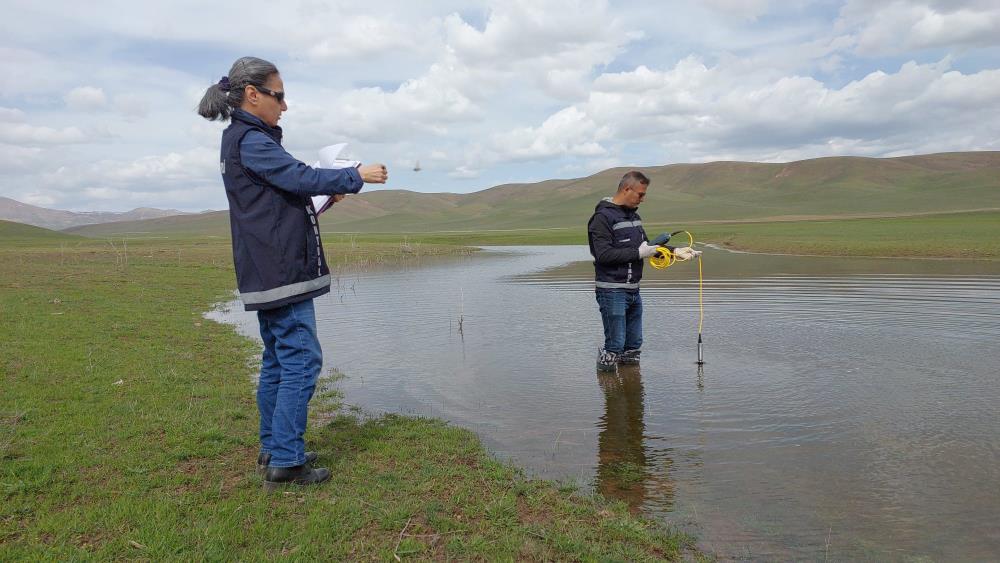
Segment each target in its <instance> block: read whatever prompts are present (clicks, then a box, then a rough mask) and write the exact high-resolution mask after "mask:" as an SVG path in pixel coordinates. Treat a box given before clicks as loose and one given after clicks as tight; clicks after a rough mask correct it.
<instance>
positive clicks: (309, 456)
mask: <svg viewBox="0 0 1000 563" xmlns="http://www.w3.org/2000/svg"><path fill="white" fill-rule="evenodd" d="M318 457H319V456H318V455H316V452H306V463H308V464H310V465H312V464H313V463H315V462H316V458H318ZM269 463H271V454H270V452H268V453H265V452H261V453H260V454H259V455H258V456H257V474H258V475H260V476H261V477H263V476H264V473H266V472H267V466H268V464H269Z"/></svg>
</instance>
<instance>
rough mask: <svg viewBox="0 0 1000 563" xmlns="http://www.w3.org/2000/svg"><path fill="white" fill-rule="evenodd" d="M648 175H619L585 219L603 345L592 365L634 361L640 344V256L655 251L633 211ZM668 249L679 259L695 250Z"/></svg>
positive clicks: (614, 365) (643, 193) (604, 366)
mask: <svg viewBox="0 0 1000 563" xmlns="http://www.w3.org/2000/svg"><path fill="white" fill-rule="evenodd" d="M648 187H649V178H647V177H646V175H645V174H643V173H642V172H639V171H637V170H633V171H631V172H628V173H627V174H625V175H624V176H622V179H621V182H619V183H618V192H617V193H616V194H615V195H614V196H613V197H606V198H604V199H602V200H601V201H600V202H598V204H597V207H596V208H595V209H594V214H593V215H592V216H591V217H590V222H589V223H588V224H587V238H588V240H589V242H590V254H591V255H592V256H593V257H594V274H595V281H596V283H595V285H596V294H597V304H598V306H599V307H600V309H601V320H602V321H603V323H604V347H603V348H601V351H600V353H599V354H598V357H597V369H598V370H600V371H615V370H616V369H617V367H618V364H619V363H622V364H638V363H639V354H640V351H639V349H640V348H641V347H642V298H641V297H640V296H639V281H640V280H641V279H642V261H643V260H645V259H646V258H649V257H650V256H653V255H654V254H656V252H657V250H656V249H657V247H656V245H650V244H648V241H649V239H648V238H646V231H645V230H643V228H642V218H641V217H639V213H638V212H637V210H638V208H639V205H640V204H641V203H642V200H643V199H644V198H645V197H646V189H647V188H648ZM667 248H668V249H670V250H671V251H672V252H673V253H674V256H676V257H677V258H678V259H680V260H689V259H691V258H694V257H696V256H698V255H699V254H701V252H700V251H698V250H694V249H692V248H691V247H689V246H685V247H683V248H673V247H669V246H668V247H667Z"/></svg>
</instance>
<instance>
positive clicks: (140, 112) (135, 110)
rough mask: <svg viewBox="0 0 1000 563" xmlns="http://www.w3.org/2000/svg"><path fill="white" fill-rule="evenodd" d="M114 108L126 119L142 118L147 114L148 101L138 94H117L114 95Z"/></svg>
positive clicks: (148, 108) (148, 109)
mask: <svg viewBox="0 0 1000 563" xmlns="http://www.w3.org/2000/svg"><path fill="white" fill-rule="evenodd" d="M115 108H116V109H117V110H118V111H119V112H120V113H121V114H122V115H123V116H125V118H126V119H129V120H136V119H142V118H144V117H146V116H148V115H149V111H150V102H149V100H148V99H147V98H145V97H143V96H141V95H139V94H119V95H117V96H115Z"/></svg>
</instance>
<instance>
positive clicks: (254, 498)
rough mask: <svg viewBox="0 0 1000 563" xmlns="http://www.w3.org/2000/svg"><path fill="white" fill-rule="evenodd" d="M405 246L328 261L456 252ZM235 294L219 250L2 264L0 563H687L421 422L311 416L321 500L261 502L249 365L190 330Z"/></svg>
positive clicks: (615, 505) (104, 245) (228, 336)
mask: <svg viewBox="0 0 1000 563" xmlns="http://www.w3.org/2000/svg"><path fill="white" fill-rule="evenodd" d="M405 244H406V245H408V246H406V247H403V246H401V245H400V244H399V243H398V242H396V243H393V244H385V243H383V244H378V243H358V242H357V241H353V242H352V241H347V242H340V243H336V244H332V245H330V246H329V248H328V250H329V251H330V253H331V255H332V256H334V257H335V258H334V261H335V264H339V265H340V266H343V267H346V266H349V265H352V264H354V265H358V264H360V265H365V264H372V265H374V264H379V263H382V262H385V261H395V260H399V259H400V256H401V255H402V256H410V257H414V258H419V257H422V256H428V255H437V254H448V253H454V252H456V251H457V250H456V249H455V248H446V247H440V246H428V245H427V244H425V243H423V242H421V243H419V246H413V244H414V243H410V242H409V241H407V242H406V243H405ZM232 286H233V273H232V265H231V258H230V249H229V245H228V243H227V242H225V241H220V240H200V239H186V240H154V241H150V240H147V241H139V240H130V241H127V244H123V243H122V242H121V241H117V242H115V241H92V242H78V241H74V242H71V243H67V242H66V241H59V242H45V241H39V242H37V243H36V244H34V245H27V244H20V245H17V246H8V245H4V246H3V247H2V249H0V318H2V320H3V322H2V323H0V385H2V389H3V392H2V395H0V560H17V559H40V558H46V559H48V558H51V559H102V560H103V559H126V558H127V559H154V560H162V559H185V560H186V559H195V558H197V559H272V558H276V557H282V556H291V557H295V558H302V559H329V560H356V559H378V560H396V559H403V558H415V559H451V558H454V559H489V560H493V559H515V558H516V559H542V560H550V559H565V560H629V561H631V560H655V559H674V558H678V557H680V556H681V555H682V554H684V553H685V552H686V551H687V550H690V546H691V540H690V538H688V537H686V536H684V535H681V534H676V533H674V532H671V531H669V530H667V529H664V528H663V527H661V526H660V525H658V524H655V523H652V522H649V521H646V520H642V519H638V518H635V517H633V516H632V515H630V514H629V511H628V509H627V507H626V506H625V505H624V504H622V503H619V502H612V501H608V500H605V499H603V498H601V497H598V496H591V495H586V494H581V493H579V492H576V491H575V490H573V489H572V488H565V487H562V488H561V487H559V486H556V485H554V484H552V483H550V482H545V481H536V480H529V479H526V478H525V477H524V476H523V475H521V474H520V473H519V472H518V471H517V470H516V469H515V468H513V467H511V466H509V465H506V464H503V463H500V462H498V461H496V460H494V459H492V458H491V457H490V456H489V455H488V454H487V453H485V451H484V450H483V448H482V447H481V445H480V444H479V442H478V440H477V439H476V437H475V435H474V434H472V433H471V432H469V431H466V430H463V429H460V428H455V427H452V426H449V425H447V424H445V423H443V422H440V421H436V420H429V419H423V418H411V417H402V416H385V417H381V418H376V419H365V418H363V417H359V416H348V415H344V414H338V413H336V412H335V411H334V410H331V411H330V412H329V413H328V414H327V416H316V417H314V420H316V421H318V425H316V426H315V427H314V428H312V429H311V430H310V431H309V434H308V435H307V439H308V440H309V442H310V445H311V446H312V447H313V448H314V449H316V450H317V451H318V453H319V455H320V460H321V462H322V463H323V464H324V465H327V466H329V467H330V468H331V469H332V472H333V476H334V477H333V479H332V482H331V483H329V484H327V485H325V486H322V487H319V488H314V489H309V490H306V491H288V492H285V493H282V494H275V495H265V494H264V493H262V491H261V482H260V479H259V477H257V475H256V473H255V471H254V469H255V465H254V461H255V458H256V451H257V450H256V405H255V403H254V399H253V392H252V382H251V375H252V373H253V371H254V370H255V368H254V362H255V360H254V359H255V357H256V354H257V346H256V345H255V344H254V343H252V342H251V341H248V340H246V339H244V338H241V337H239V336H238V335H237V334H236V333H235V331H234V330H233V329H232V328H231V327H229V326H223V325H220V324H216V323H214V322H211V321H207V320H204V319H203V317H202V313H203V311H205V310H207V309H209V308H210V307H211V306H212V303H217V302H220V301H227V300H229V299H230V298H231V294H230V293H229V291H230V288H231V287H232ZM330 408H331V409H332V408H333V407H330ZM694 556H695V557H700V556H698V555H697V554H695V555H694Z"/></svg>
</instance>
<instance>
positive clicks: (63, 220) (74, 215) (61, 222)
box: [0, 197, 185, 229]
mask: <svg viewBox="0 0 1000 563" xmlns="http://www.w3.org/2000/svg"><path fill="white" fill-rule="evenodd" d="M173 215H185V212H183V211H177V210H176V209H154V208H152V207H138V208H136V209H133V210H131V211H125V212H122V213H114V212H110V211H94V212H76V211H63V210H61V209H46V208H44V207H38V206H35V205H29V204H27V203H21V202H20V201H17V200H15V199H10V198H9V197H0V220H5V221H13V222H15V223H23V224H25V225H34V226H36V227H43V228H46V229H66V228H69V227H76V226H79V225H93V224H98V223H109V222H112V221H139V220H143V219H151V218H154V217H169V216H173Z"/></svg>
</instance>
